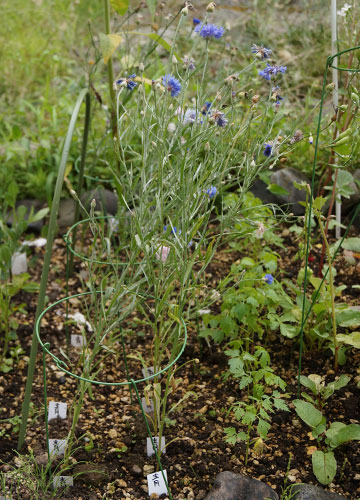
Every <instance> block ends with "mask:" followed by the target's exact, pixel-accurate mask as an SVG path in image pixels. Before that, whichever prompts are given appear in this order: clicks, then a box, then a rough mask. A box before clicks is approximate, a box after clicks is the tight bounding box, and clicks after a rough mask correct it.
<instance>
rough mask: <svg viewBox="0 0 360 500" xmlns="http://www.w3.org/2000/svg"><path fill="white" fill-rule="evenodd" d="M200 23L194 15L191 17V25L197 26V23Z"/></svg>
mask: <svg viewBox="0 0 360 500" xmlns="http://www.w3.org/2000/svg"><path fill="white" fill-rule="evenodd" d="M200 23H201V21H200V19H198V18H197V17H194V18H193V25H194V26H197V25H198V24H200Z"/></svg>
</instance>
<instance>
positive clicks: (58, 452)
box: [49, 439, 67, 457]
mask: <svg viewBox="0 0 360 500" xmlns="http://www.w3.org/2000/svg"><path fill="white" fill-rule="evenodd" d="M66 445H67V439H49V448H50V455H54V456H55V457H62V456H63V455H64V454H65V449H66Z"/></svg>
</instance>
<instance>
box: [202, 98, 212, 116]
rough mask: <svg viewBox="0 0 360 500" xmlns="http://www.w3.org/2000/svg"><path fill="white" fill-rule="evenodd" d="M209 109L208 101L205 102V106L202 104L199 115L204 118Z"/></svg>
mask: <svg viewBox="0 0 360 500" xmlns="http://www.w3.org/2000/svg"><path fill="white" fill-rule="evenodd" d="M210 108H211V102H209V101H205V104H204V106H203V107H202V108H201V111H200V112H201V114H202V115H204V116H205V115H207V114H208V112H209V109H210Z"/></svg>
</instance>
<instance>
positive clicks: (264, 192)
mask: <svg viewBox="0 0 360 500" xmlns="http://www.w3.org/2000/svg"><path fill="white" fill-rule="evenodd" d="M250 192H251V193H252V194H253V195H254V196H256V198H259V199H260V200H261V201H262V202H263V203H266V204H270V203H271V204H275V205H278V203H279V202H278V199H277V198H276V196H275V195H274V194H272V192H271V191H269V190H268V188H267V184H266V182H264V181H262V180H261V179H256V180H255V181H254V182H253V184H252V186H251V188H250Z"/></svg>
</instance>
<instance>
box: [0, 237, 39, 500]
mask: <svg viewBox="0 0 360 500" xmlns="http://www.w3.org/2000/svg"><path fill="white" fill-rule="evenodd" d="M46 242H47V240H46V238H37V239H36V240H33V241H29V240H26V241H24V242H23V243H22V245H23V246H25V247H37V248H40V247H44V246H45V245H46ZM0 499H1V497H0Z"/></svg>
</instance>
